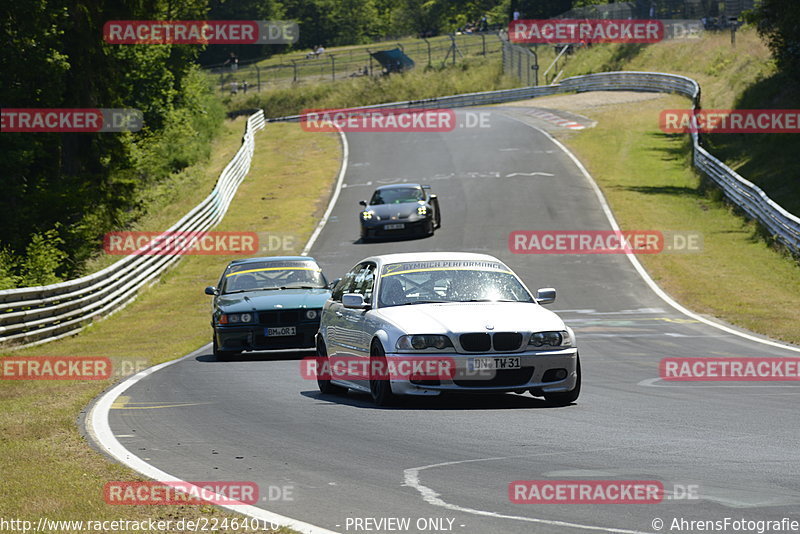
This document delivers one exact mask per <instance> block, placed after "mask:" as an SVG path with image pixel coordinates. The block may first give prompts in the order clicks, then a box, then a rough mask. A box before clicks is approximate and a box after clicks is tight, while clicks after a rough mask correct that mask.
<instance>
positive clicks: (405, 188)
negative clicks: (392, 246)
mask: <svg viewBox="0 0 800 534" xmlns="http://www.w3.org/2000/svg"><path fill="white" fill-rule="evenodd" d="M429 191H430V186H429V185H419V184H406V183H403V184H392V185H384V186H382V187H379V188H377V189H376V190H375V192H374V193H373V194H372V198H371V199H370V200H369V201H366V200H362V201H361V202H359V204H361V206H363V209H362V210H361V213H360V214H359V217H358V218H359V221H360V223H361V239H362V241H367V240H369V239H373V238H392V237H409V236H411V237H413V236H429V235H433V232H434V231H435V230H436V229H437V228H439V227H440V226H441V224H442V215H441V212H440V210H439V199H438V197H437V196H436V195H432V194H430V192H429Z"/></svg>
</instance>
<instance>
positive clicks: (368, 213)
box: [361, 210, 381, 221]
mask: <svg viewBox="0 0 800 534" xmlns="http://www.w3.org/2000/svg"><path fill="white" fill-rule="evenodd" d="M361 218H362V219H363V220H365V221H371V220H372V219H373V218H374V219H375V220H376V221H380V220H381V218H380V217H378V216H377V215H375V212H374V211H371V210H364V211H362V212H361Z"/></svg>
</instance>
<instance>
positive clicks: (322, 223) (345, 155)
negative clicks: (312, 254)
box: [300, 126, 350, 256]
mask: <svg viewBox="0 0 800 534" xmlns="http://www.w3.org/2000/svg"><path fill="white" fill-rule="evenodd" d="M336 129H337V130H339V139H341V141H342V166H341V167H339V177H338V178H337V180H336V189H335V190H334V191H333V195H331V200H330V202H328V209H326V210H325V214H324V215H323V216H322V218H321V219H320V220H319V224H317V227H316V228H315V229H314V233H313V234H311V237H309V238H308V242H307V243H306V246H305V248H304V249H303V252H301V253H300V255H301V256H308V252H309V251H310V250H311V247H313V246H314V243H315V242H316V241H317V238H318V237H319V234H320V233H322V229H323V228H325V224H326V223H327V222H328V219H329V218H330V216H331V212H332V211H333V207H334V206H335V205H336V201H337V200H339V193H341V192H342V183H343V182H344V175H345V172H347V160H348V158H349V155H350V148H349V146H348V144H347V137H346V136H345V135H344V132H342V129H341V128H339V127H338V126H337V127H336Z"/></svg>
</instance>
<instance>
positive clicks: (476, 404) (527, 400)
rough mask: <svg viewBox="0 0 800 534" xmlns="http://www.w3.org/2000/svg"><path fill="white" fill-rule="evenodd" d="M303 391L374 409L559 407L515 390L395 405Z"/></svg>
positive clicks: (354, 396)
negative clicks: (516, 392)
mask: <svg viewBox="0 0 800 534" xmlns="http://www.w3.org/2000/svg"><path fill="white" fill-rule="evenodd" d="M300 394H301V395H302V396H303V397H306V398H308V399H314V400H318V401H320V404H323V403H326V404H340V405H345V406H352V407H354V408H369V409H371V410H392V411H397V410H414V411H418V410H451V411H455V410H458V411H479V410H515V409H531V408H558V406H555V405H553V404H551V403H549V402H547V401H546V400H544V399H539V398H536V397H530V396H528V395H527V394H526V395H517V394H515V393H481V394H473V395H467V394H461V393H448V394H446V395H441V396H438V397H412V396H407V397H401V398H400V399H399V400H398V401H397V403H396V404H395V405H394V406H376V405H375V403H373V402H372V398H371V397H370V396H369V395H368V394H366V393H361V392H357V391H353V390H350V391H348V392H347V393H344V394H323V393H320V392H319V391H316V390H309V391H301V392H300ZM567 408H568V407H567Z"/></svg>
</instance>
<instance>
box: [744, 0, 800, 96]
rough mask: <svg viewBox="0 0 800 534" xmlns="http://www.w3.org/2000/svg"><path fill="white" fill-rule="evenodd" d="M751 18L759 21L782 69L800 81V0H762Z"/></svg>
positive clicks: (762, 32)
mask: <svg viewBox="0 0 800 534" xmlns="http://www.w3.org/2000/svg"><path fill="white" fill-rule="evenodd" d="M747 18H748V19H749V20H750V21H752V22H755V23H756V27H757V28H758V33H759V35H761V37H762V38H763V39H764V40H765V41H766V43H767V45H768V46H769V48H770V50H771V51H772V56H773V57H774V58H775V60H776V62H777V64H778V68H779V69H781V70H782V71H784V72H785V73H786V74H787V75H789V76H790V77H792V78H794V79H795V80H800V3H798V2H797V1H796V0H761V3H760V4H759V5H758V7H757V8H756V9H755V10H754V11H753V12H751V13H750V14H749V15H748V16H747Z"/></svg>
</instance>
